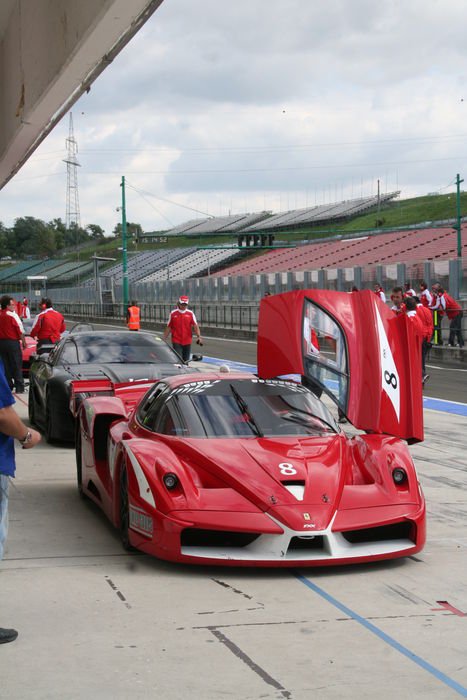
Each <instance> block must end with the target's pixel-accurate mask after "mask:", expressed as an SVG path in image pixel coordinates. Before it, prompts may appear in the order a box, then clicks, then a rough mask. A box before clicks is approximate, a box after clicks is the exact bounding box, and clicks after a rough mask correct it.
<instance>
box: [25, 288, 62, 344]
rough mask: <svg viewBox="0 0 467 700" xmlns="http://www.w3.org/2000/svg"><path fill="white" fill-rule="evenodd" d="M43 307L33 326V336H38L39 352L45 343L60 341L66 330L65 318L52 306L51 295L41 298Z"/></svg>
mask: <svg viewBox="0 0 467 700" xmlns="http://www.w3.org/2000/svg"><path fill="white" fill-rule="evenodd" d="M41 309H42V311H41V312H40V313H39V314H38V315H37V318H36V320H35V323H34V326H33V327H32V328H31V336H32V337H33V338H37V352H40V350H41V348H42V346H43V345H48V344H52V345H54V344H55V343H58V341H59V340H60V336H61V335H62V333H63V331H64V330H65V319H64V318H63V316H62V314H61V313H60V312H59V311H55V309H54V308H52V301H51V300H50V299H49V297H43V298H42V299H41Z"/></svg>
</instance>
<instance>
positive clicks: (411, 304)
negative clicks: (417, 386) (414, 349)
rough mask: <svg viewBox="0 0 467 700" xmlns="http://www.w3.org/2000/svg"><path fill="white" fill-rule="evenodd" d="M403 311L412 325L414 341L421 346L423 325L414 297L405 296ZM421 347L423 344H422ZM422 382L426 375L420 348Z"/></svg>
mask: <svg viewBox="0 0 467 700" xmlns="http://www.w3.org/2000/svg"><path fill="white" fill-rule="evenodd" d="M404 312H405V314H406V315H407V317H408V318H409V320H410V325H411V326H412V327H413V329H414V331H415V336H416V342H417V343H419V344H420V345H421V346H422V343H423V339H424V337H425V332H426V331H425V325H424V323H423V321H422V319H421V318H420V316H419V315H418V313H417V302H416V301H415V298H414V297H407V298H406V299H405V304H404ZM422 347H423V346H422ZM421 376H422V384H424V383H425V382H426V380H427V379H428V377H427V376H426V375H425V373H424V371H423V349H422V375H421ZM425 377H426V378H425Z"/></svg>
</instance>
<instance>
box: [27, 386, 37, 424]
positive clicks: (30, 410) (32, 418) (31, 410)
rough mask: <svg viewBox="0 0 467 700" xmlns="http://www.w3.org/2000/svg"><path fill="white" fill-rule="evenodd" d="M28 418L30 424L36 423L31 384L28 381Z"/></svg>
mask: <svg viewBox="0 0 467 700" xmlns="http://www.w3.org/2000/svg"><path fill="white" fill-rule="evenodd" d="M28 418H29V422H30V423H31V425H35V424H36V417H35V408H34V390H33V388H32V384H31V383H29V394H28Z"/></svg>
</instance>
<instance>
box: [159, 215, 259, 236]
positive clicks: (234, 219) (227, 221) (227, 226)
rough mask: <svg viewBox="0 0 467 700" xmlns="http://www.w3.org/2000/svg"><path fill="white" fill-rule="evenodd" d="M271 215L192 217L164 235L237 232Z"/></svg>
mask: <svg viewBox="0 0 467 700" xmlns="http://www.w3.org/2000/svg"><path fill="white" fill-rule="evenodd" d="M268 216H269V214H268V212H265V211H262V212H257V213H256V214H229V215H228V216H210V217H206V218H204V219H190V220H189V221H185V223H183V224H179V225H178V226H175V227H174V228H171V229H169V230H168V231H165V232H164V236H180V235H184V236H200V235H205V234H208V233H209V234H216V233H236V232H238V231H241V230H243V229H244V228H245V227H246V226H251V225H252V224H254V223H256V222H258V221H262V220H263V219H266V218H267V217H268Z"/></svg>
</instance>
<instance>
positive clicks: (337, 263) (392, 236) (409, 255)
mask: <svg viewBox="0 0 467 700" xmlns="http://www.w3.org/2000/svg"><path fill="white" fill-rule="evenodd" d="M465 240H466V236H465V235H464V241H465ZM463 250H464V255H465V256H467V242H465V243H464V246H463ZM456 255H457V234H456V232H455V231H453V229H452V228H439V229H416V230H409V231H407V230H406V231H397V232H391V233H384V234H378V235H372V236H363V237H358V238H347V239H341V240H335V239H334V240H330V241H326V242H323V241H321V242H320V241H316V242H314V243H308V244H305V245H300V246H297V247H296V248H281V249H278V250H271V251H268V252H267V253H264V254H262V255H258V256H255V257H254V258H250V259H248V260H245V261H243V262H240V263H239V264H237V265H233V266H232V267H229V268H228V269H225V270H222V271H219V272H215V273H214V275H213V276H216V277H222V276H226V275H254V274H261V273H264V274H267V273H270V272H285V271H288V270H318V269H321V268H338V267H356V266H362V265H387V264H391V263H396V262H422V261H425V260H447V259H449V258H455V257H456Z"/></svg>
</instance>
